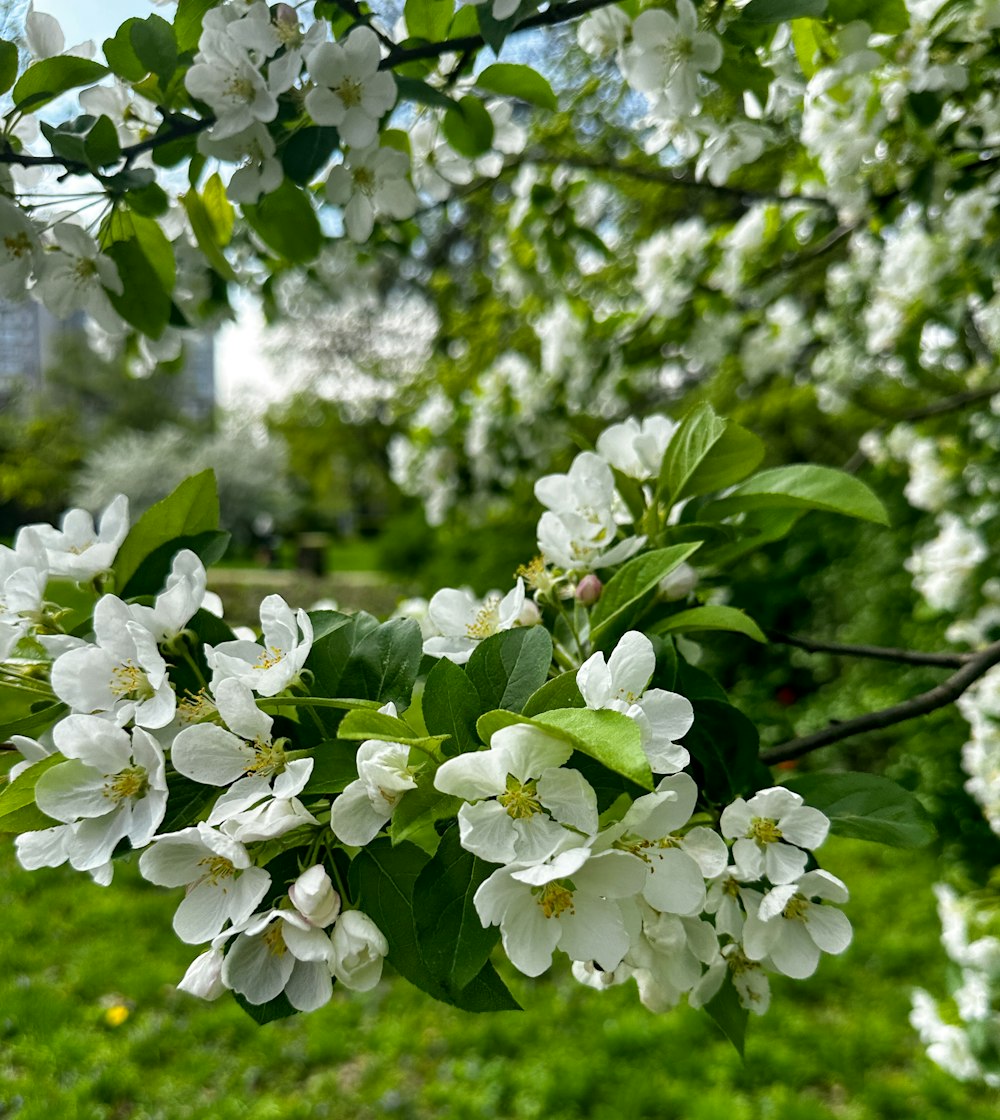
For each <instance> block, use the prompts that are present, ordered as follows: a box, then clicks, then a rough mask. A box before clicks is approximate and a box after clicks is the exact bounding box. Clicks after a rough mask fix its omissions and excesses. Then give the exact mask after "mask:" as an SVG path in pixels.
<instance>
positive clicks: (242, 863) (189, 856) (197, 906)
mask: <svg viewBox="0 0 1000 1120" xmlns="http://www.w3.org/2000/svg"><path fill="white" fill-rule="evenodd" d="M139 871H140V872H141V874H142V876H143V878H145V879H148V880H149V882H150V883H156V884H157V886H161V887H186V888H187V893H186V894H185V896H184V900H183V901H182V902H181V904H180V906H178V908H177V910H176V912H175V913H174V922H173V924H174V932H175V933H176V934H177V936H178V937H179V938H180V939H181V941H185V942H187V943H188V944H189V945H198V944H200V943H201V942H203V941H211V940H212V938H214V937H216V936H218V934H219V933H221V932H222V930H223V928H224V927H225V925H226V923H227V922H230V923H232V925H234V926H239V925H242V923H243V922H245V921H246V920H247V919H248V918H249V917H250V915H251V914H252V913H253V912H254V910H255V909H256V908H257V905H258V903H259V902H260V900H261V899H262V898H263V897H264V895H265V894H266V893H267V889H268V887H269V886H270V885H271V876H270V875H269V874H268V873H267V871H265V870H264V869H263V868H261V867H254V866H253V861H252V860H251V858H250V856H249V854H248V853H247V850H246V848H245V847H244V846H243V845H242V844H241V843H239V842H238V841H236V840H234V839H233V838H232V837H231V836H226V835H225V834H224V833H222V832H219V831H218V830H217V829H214V828H212V827H211V826H210V825H207V824H206V823H205V822H204V821H199V822H198V824H197V825H194V826H193V827H191V828H185V829H182V830H181V831H180V832H169V833H165V834H164V835H163V836H158V837H156V839H155V840H154V841H153V843H152V844H151V845H150V847H149V848H147V849H146V851H144V852H143V853H142V855H141V856H140V857H139Z"/></svg>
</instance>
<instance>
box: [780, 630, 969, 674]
mask: <svg viewBox="0 0 1000 1120" xmlns="http://www.w3.org/2000/svg"><path fill="white" fill-rule="evenodd" d="M767 636H768V638H769V639H770V640H771V641H772V642H778V643H779V644H780V645H784V646H795V647H796V648H797V649H804V650H806V651H807V652H809V653H835V654H837V655H839V656H841V657H867V658H871V659H872V660H873V661H896V662H901V663H902V664H904V665H936V666H939V667H940V668H945V669H960V668H961V667H962V666H963V665H966V664H968V663H969V662H970V661H971V660H972V659H973V658H974V657H975V656H976V654H974V653H925V652H923V651H922V650H916V649H893V648H892V647H890V646H866V645H849V644H848V645H845V644H844V643H842V642H822V641H816V640H815V639H813V638H800V637H798V636H797V635H795V634H782V633H780V632H779V631H777V630H769V631H768V634H767Z"/></svg>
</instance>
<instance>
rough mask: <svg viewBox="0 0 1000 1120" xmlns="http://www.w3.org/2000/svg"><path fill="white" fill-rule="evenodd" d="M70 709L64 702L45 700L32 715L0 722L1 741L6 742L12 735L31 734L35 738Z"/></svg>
mask: <svg viewBox="0 0 1000 1120" xmlns="http://www.w3.org/2000/svg"><path fill="white" fill-rule="evenodd" d="M68 710H69V709H68V708H67V706H66V705H65V704H62V703H58V702H57V703H55V704H45V703H44V702H43V704H42V706H41V707H40V708H38V709H37V711H33V712H32V713H31V714H30V715H27V716H21V717H20V718H19V719H13V720H10V722H9V723H5V724H0V742H6V740H8V739H9V738H10V737H11V735H29V736H31V737H32V738H35V737H37V733H38V732H40V731H44V730H45V729H46V728H47V727H50V726H51V725H52V724H53V723H55V722H56V720H57V719H59V718H60V717H61V716H62V714H63V713H64V712H66V711H68Z"/></svg>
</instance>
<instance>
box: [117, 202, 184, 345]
mask: <svg viewBox="0 0 1000 1120" xmlns="http://www.w3.org/2000/svg"><path fill="white" fill-rule="evenodd" d="M101 245H102V247H103V248H104V251H105V252H106V253H107V254H108V256H109V257H111V259H112V260H113V261H114V262H115V264H116V265H117V266H118V272H119V275H120V276H121V280H122V285H123V291H122V294H121V295H117V294H116V293H114V292H108V298H109V299H110V300H111V304H112V306H113V307H114V309H115V310H116V311H117V312H118V314H119V315H121V316H122V318H124V319H125V320H126V321H127V322H129V323H131V324H132V325H133V326H134V327H137V328H138V329H139V330H141V331H143V332H144V333H145V334H148V335H149V336H150V337H151V338H159V337H160V335H162V334H163V331H164V328H165V327H166V325H167V323H168V322H169V320H170V312H171V298H170V296H171V293H172V291H173V288H174V281H175V278H176V263H175V261H174V250H173V246H172V245H171V244H170V242H169V241H168V240H167V238H166V236H165V235H164V233H163V230H162V229H160V227H159V225H158V224H157V223H156V222H155V221H152V220H151V219H150V218H144V217H143V216H142V215H141V214H136V213H133V212H132V211H131V210H128V209H127V208H125V207H122V206H119V207H118V208H117V209H115V210H114V211H113V212H112V214H111V215H110V217H109V218H108V219H107V220H106V221H105V222H104V224H103V225H102V227H101Z"/></svg>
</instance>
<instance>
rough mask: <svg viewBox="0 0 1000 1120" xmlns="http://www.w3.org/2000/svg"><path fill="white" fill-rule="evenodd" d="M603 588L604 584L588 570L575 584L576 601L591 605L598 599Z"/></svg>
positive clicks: (586, 605) (587, 605)
mask: <svg viewBox="0 0 1000 1120" xmlns="http://www.w3.org/2000/svg"><path fill="white" fill-rule="evenodd" d="M603 590H604V584H603V583H601V581H600V580H599V579H598V578H597V576H595V575H594V573H593V572H590V573H588V574H587V575H585V576H584V577H583V579H581V580H580V582H579V583H578V584H577V585H576V601H577V602H578V603H582V604H583V605H584V606H585V607H592V606H593V605H594V604H595V603H596V602H597V600H598V599H600V597H601V592H602V591H603Z"/></svg>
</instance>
